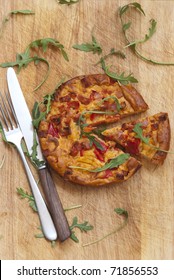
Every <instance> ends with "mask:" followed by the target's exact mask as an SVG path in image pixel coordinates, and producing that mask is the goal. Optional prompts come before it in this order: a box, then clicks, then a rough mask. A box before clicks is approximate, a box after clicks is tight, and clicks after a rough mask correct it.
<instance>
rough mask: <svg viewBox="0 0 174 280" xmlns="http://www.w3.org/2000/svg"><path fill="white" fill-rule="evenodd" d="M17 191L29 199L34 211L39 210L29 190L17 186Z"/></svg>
mask: <svg viewBox="0 0 174 280" xmlns="http://www.w3.org/2000/svg"><path fill="white" fill-rule="evenodd" d="M17 193H18V194H19V196H20V198H21V199H25V198H26V199H28V202H29V206H30V207H31V208H32V209H33V211H34V212H37V207H36V204H35V199H34V197H33V195H31V194H28V192H27V191H24V190H23V189H22V188H17Z"/></svg>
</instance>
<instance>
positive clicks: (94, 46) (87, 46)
mask: <svg viewBox="0 0 174 280" xmlns="http://www.w3.org/2000/svg"><path fill="white" fill-rule="evenodd" d="M73 48H74V49H76V50H80V51H83V52H93V54H95V53H98V54H101V53H102V48H101V46H100V45H99V43H98V42H97V40H96V38H95V37H94V36H93V35H92V42H91V43H83V44H81V45H78V44H77V45H73Z"/></svg>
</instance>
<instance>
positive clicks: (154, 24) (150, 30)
mask: <svg viewBox="0 0 174 280" xmlns="http://www.w3.org/2000/svg"><path fill="white" fill-rule="evenodd" d="M150 23H151V27H150V28H149V33H148V34H146V35H145V37H144V39H142V40H136V41H134V42H130V43H129V44H128V45H127V46H126V47H130V46H135V45H137V44H140V43H145V42H146V41H148V40H149V39H150V38H151V37H152V36H153V34H154V33H155V32H156V25H157V22H156V21H155V20H154V19H151V20H150Z"/></svg>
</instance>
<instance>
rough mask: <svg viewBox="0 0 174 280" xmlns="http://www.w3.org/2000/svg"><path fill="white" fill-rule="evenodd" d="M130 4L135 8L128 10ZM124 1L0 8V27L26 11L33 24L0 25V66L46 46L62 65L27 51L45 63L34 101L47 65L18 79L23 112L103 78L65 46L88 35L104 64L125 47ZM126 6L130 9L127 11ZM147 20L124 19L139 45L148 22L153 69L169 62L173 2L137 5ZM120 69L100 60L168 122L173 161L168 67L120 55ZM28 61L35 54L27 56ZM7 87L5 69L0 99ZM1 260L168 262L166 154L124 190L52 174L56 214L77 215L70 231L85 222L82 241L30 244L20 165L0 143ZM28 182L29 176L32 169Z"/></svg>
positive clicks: (172, 57)
mask: <svg viewBox="0 0 174 280" xmlns="http://www.w3.org/2000/svg"><path fill="white" fill-rule="evenodd" d="M137 1H138V0H137ZM130 2H131V1H128V0H118V1H115V0H80V2H79V3H77V4H74V5H71V6H67V5H60V4H58V3H57V2H56V1H55V0H30V1H28V0H9V1H4V0H0V22H2V20H3V18H4V16H6V15H7V14H8V13H9V12H10V11H11V10H19V9H20V10H21V9H31V10H34V11H35V15H25V16H24V15H13V16H12V17H10V19H9V21H8V22H7V23H6V26H5V28H4V31H3V33H2V36H1V38H0V50H1V51H0V63H2V62H5V61H14V60H15V57H16V53H22V52H23V51H24V50H25V48H26V46H27V45H28V44H29V43H30V42H32V41H33V40H36V39H40V38H45V37H51V38H55V39H57V40H59V41H60V42H61V43H62V44H63V45H64V46H65V50H66V51H67V53H68V56H69V60H70V61H69V62H66V61H65V60H64V59H63V57H62V56H61V54H60V52H59V51H58V50H56V49H55V48H49V49H48V51H47V52H46V53H43V52H42V51H41V50H38V51H36V52H37V53H38V54H39V55H40V56H42V57H45V58H46V59H48V61H49V62H50V66H51V71H50V75H49V78H48V79H47V81H46V82H45V83H44V84H43V86H42V87H41V88H40V89H39V90H38V91H36V92H33V89H34V88H35V87H36V86H37V85H38V83H39V82H40V81H41V80H42V78H43V76H44V75H45V73H46V65H44V64H43V63H40V64H39V65H37V66H35V65H34V64H33V63H31V64H29V65H28V67H27V68H25V69H22V70H21V72H20V73H19V75H18V78H19V81H20V83H21V87H22V89H23V92H24V95H25V98H26V101H27V104H28V106H29V108H30V110H32V107H33V104H34V102H35V101H41V100H42V97H43V96H44V95H46V94H47V93H50V92H52V91H53V89H54V88H55V86H56V84H57V83H58V81H59V80H60V79H61V78H62V77H63V76H65V77H66V79H69V78H72V77H74V76H76V75H81V74H90V73H102V70H101V67H100V65H98V66H95V63H96V62H97V61H98V59H99V57H98V55H97V54H95V55H94V54H92V53H84V52H80V51H77V50H75V49H73V48H72V45H73V44H77V43H84V42H90V41H91V34H94V36H95V37H96V39H97V41H98V42H99V43H100V44H101V46H102V48H103V54H106V53H108V52H109V50H110V49H111V48H115V49H122V48H123V47H124V46H125V44H126V43H125V39H124V36H123V33H122V31H121V23H120V19H119V16H118V8H119V7H120V6H123V5H125V4H128V3H130ZM132 2H133V1H132ZM138 2H139V3H141V5H142V7H143V9H144V11H145V13H146V17H144V16H143V15H140V14H139V13H138V12H135V11H134V10H131V11H130V12H128V13H127V15H126V17H127V18H126V19H125V20H127V21H132V29H131V31H130V37H131V38H132V39H138V38H143V37H144V35H145V34H146V33H147V31H148V28H149V20H150V19H151V18H154V19H156V21H157V31H156V33H155V34H154V36H153V37H152V38H151V40H150V41H148V42H147V43H146V44H143V45H141V46H140V47H139V49H140V50H141V51H142V52H143V54H144V55H146V56H147V57H151V58H153V59H155V60H159V61H169V62H172V61H173V62H174V20H173V19H174V1H156V0H154V1H150V0H147V1H145V0H143V1H138ZM124 52H125V54H126V59H125V60H123V59H121V58H118V57H112V58H110V59H108V61H107V64H108V65H112V67H113V69H114V70H115V71H117V72H118V73H121V72H122V71H125V72H126V74H128V73H130V72H132V73H133V74H134V76H135V77H136V78H137V79H138V84H136V85H135V87H136V88H137V90H138V91H140V92H141V94H142V95H143V97H144V99H145V100H146V102H147V103H148V105H149V110H148V112H146V113H144V114H142V115H141V116H146V115H151V114H155V113H158V112H160V111H161V112H168V114H169V118H170V124H171V129H172V133H171V150H173V151H174V137H173V128H174V90H173V88H174V86H173V85H174V66H157V65H153V64H149V63H146V62H144V61H142V60H140V59H139V58H138V57H136V56H135V55H134V54H133V53H132V52H131V50H130V49H128V48H126V49H124ZM32 53H33V54H34V53H35V52H34V51H33V52H32ZM6 88H7V85H6V69H2V68H0V91H1V92H4V90H5V89H6ZM3 156H4V157H5V161H4V164H3V166H1V168H0V258H1V259H16V260H18V259H50V260H54V259H63V260H66V259H67V260H70V259H81V260H82V259H84V260H86V259H107V260H109V259H118V260H121V259H123V260H124V259H128V260H131V259H132V260H135V259H153V260H155V259H174V154H168V156H167V159H166V161H165V163H164V165H163V166H160V167H157V168H155V167H154V166H151V165H150V164H148V165H147V164H145V165H144V166H143V168H142V169H141V170H140V171H139V172H137V174H135V176H133V177H132V178H131V179H130V180H128V181H127V182H124V183H122V184H117V185H116V184H115V185H111V186H107V187H97V188H94V187H84V186H80V185H75V184H71V183H68V182H64V181H63V179H62V178H60V177H59V176H58V175H57V174H56V173H55V172H52V175H53V178H54V181H55V183H56V187H57V190H58V192H59V195H60V197H61V200H62V203H63V206H64V208H67V207H70V206H73V205H79V204H80V205H82V207H81V208H79V209H75V210H71V211H68V212H66V215H67V218H68V221H69V223H70V224H71V223H72V220H73V217H74V216H77V217H78V220H79V222H84V221H89V223H90V224H92V225H93V226H94V229H93V230H92V231H89V232H88V233H87V234H85V233H82V232H81V231H80V230H78V229H76V235H77V236H78V238H79V243H75V242H73V241H72V240H71V239H69V240H67V241H65V242H64V243H59V242H56V244H55V246H54V247H53V248H52V246H51V244H50V242H48V241H46V240H45V239H43V238H40V239H39V238H36V237H35V234H38V233H40V231H39V229H38V227H39V220H38V216H37V214H35V213H34V212H33V211H32V209H31V208H30V207H29V206H28V202H27V200H22V199H20V197H19V196H18V194H17V191H16V189H17V188H19V187H21V188H23V189H24V190H25V191H27V192H28V193H30V188H29V184H28V182H27V178H26V175H25V173H24V168H23V166H22V162H21V161H20V158H19V155H18V154H17V152H16V150H15V149H13V148H12V147H10V146H8V145H6V144H5V143H4V142H3V141H2V139H1V140H0V162H2V158H3ZM31 168H32V170H33V172H34V174H35V178H36V180H37V179H38V174H37V172H36V171H35V170H34V169H33V167H32V166H31ZM116 207H121V208H124V209H126V210H127V211H128V214H129V219H128V224H127V226H126V227H125V228H124V229H122V230H121V231H119V232H117V233H116V234H113V235H111V236H109V237H108V238H106V239H105V240H103V241H101V242H99V243H97V244H94V245H91V246H88V247H83V246H82V245H83V244H84V243H86V242H90V241H93V240H95V239H98V238H100V237H102V236H103V235H105V234H107V233H108V232H110V231H112V230H113V229H114V228H115V227H118V226H119V225H120V224H121V223H122V222H123V219H122V217H120V216H118V215H117V214H116V213H114V208H116Z"/></svg>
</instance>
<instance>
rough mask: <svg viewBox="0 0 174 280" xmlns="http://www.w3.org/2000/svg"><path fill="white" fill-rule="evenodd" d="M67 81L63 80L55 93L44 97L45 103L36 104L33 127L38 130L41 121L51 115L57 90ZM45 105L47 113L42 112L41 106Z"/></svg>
mask: <svg viewBox="0 0 174 280" xmlns="http://www.w3.org/2000/svg"><path fill="white" fill-rule="evenodd" d="M64 81H65V79H64V78H62V79H61V80H60V81H59V82H58V84H57V85H56V87H55V89H54V91H53V92H52V93H50V94H47V95H45V96H44V98H43V101H42V102H40V103H38V102H35V103H34V106H33V109H32V119H33V126H34V127H35V128H36V129H37V128H38V127H39V123H40V122H41V120H44V119H45V116H46V115H47V114H48V113H49V111H50V109H51V101H52V100H53V95H54V92H55V90H57V89H58V88H59V87H60V86H61V84H62V83H63V82H64ZM42 104H44V105H45V111H43V112H42V111H40V107H39V106H40V105H42Z"/></svg>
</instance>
